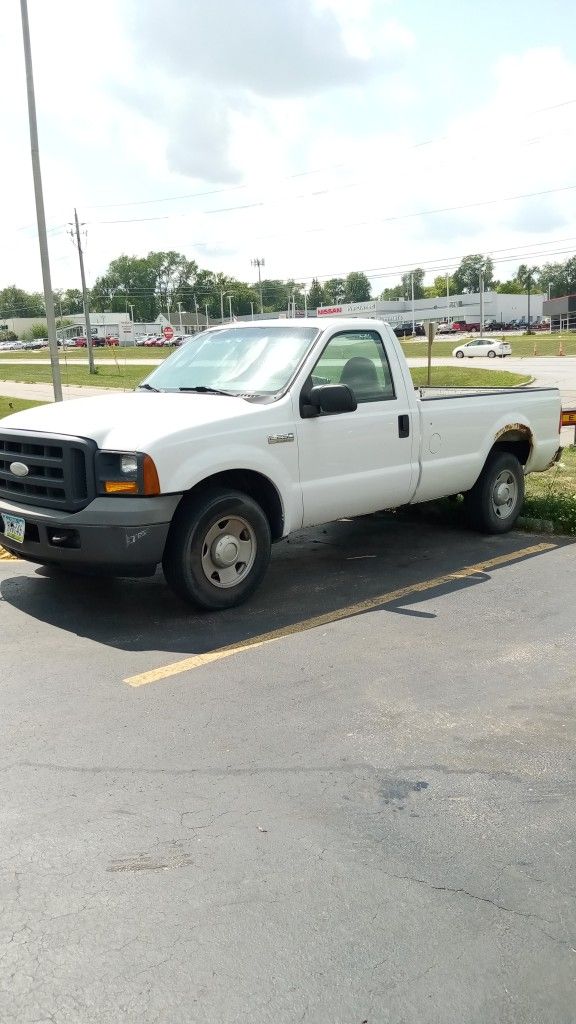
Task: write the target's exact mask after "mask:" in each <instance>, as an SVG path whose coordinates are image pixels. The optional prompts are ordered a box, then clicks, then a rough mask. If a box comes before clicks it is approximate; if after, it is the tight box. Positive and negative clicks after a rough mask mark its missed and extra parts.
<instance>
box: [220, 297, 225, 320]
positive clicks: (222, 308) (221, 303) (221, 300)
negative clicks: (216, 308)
mask: <svg viewBox="0 0 576 1024" xmlns="http://www.w3.org/2000/svg"><path fill="white" fill-rule="evenodd" d="M220 323H221V324H223V323H224V289H223V288H221V289H220Z"/></svg>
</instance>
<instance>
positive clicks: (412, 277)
mask: <svg viewBox="0 0 576 1024" xmlns="http://www.w3.org/2000/svg"><path fill="white" fill-rule="evenodd" d="M410 287H411V289H412V337H413V338H415V337H416V320H415V316H414V271H413V270H411V271H410Z"/></svg>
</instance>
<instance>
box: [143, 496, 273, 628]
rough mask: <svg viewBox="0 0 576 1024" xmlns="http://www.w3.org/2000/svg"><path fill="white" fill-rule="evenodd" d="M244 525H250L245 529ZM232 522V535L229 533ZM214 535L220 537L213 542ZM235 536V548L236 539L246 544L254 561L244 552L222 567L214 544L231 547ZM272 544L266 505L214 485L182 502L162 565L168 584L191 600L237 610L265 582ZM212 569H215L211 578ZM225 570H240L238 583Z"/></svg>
mask: <svg viewBox="0 0 576 1024" xmlns="http://www.w3.org/2000/svg"><path fill="white" fill-rule="evenodd" d="M242 523H243V524H245V528H244V529H241V528H239V527H241V525H242ZM221 524H222V525H221ZM227 525H228V528H229V529H230V531H232V532H231V533H226V529H227ZM234 531H236V532H239V536H238V537H235V536H232V534H233V533H234ZM211 533H213V534H214V540H213V541H212V542H211V543H209V544H207V543H206V541H207V539H208V538H209V537H210V534H211ZM230 538H232V542H233V543H232V551H233V544H234V543H236V544H238V543H240V544H243V545H244V546H245V547H246V549H247V550H248V549H249V559H248V561H245V560H244V555H240V554H238V555H237V557H238V561H237V562H236V563H234V562H233V563H231V564H228V563H227V564H226V565H223V566H222V568H219V567H218V566H217V564H216V563H215V561H214V555H213V552H214V545H216V544H217V543H222V544H223V545H224V547H226V545H227V542H229V541H230ZM228 547H230V544H229V543H228ZM270 547H271V538H270V524H269V522H268V519H267V518H266V516H265V514H264V512H263V511H262V509H261V507H260V505H258V504H257V502H255V501H254V500H253V499H252V498H250V497H249V496H248V495H247V494H243V493H242V492H241V491H233V490H227V489H224V488H220V487H218V488H216V487H214V488H210V489H209V490H205V491H203V492H202V493H199V494H196V495H191V496H190V497H188V498H184V499H183V501H182V502H181V504H180V505H179V507H178V510H177V512H176V515H175V517H174V520H173V522H172V526H171V527H170V532H169V534H168V540H167V542H166V548H165V550H164V557H163V559H162V568H163V570H164V576H165V578H166V582H167V583H168V585H169V586H170V587H171V589H172V590H173V591H174V592H175V593H176V594H178V596H179V597H181V598H182V599H183V600H184V601H186V602H188V603H189V604H193V605H195V606H196V607H197V608H210V609H214V610H220V609H223V608H233V607H234V606H235V605H238V604H241V603H242V602H243V601H245V600H246V599H247V598H248V597H249V596H250V595H251V594H252V593H253V592H254V591H255V590H256V588H257V587H258V586H259V584H260V583H261V582H262V579H263V577H264V575H265V573H266V569H267V568H268V563H269V561H270ZM223 550H224V549H223ZM226 557H228V554H227V553H226ZM246 557H248V555H246ZM211 567H213V568H214V572H213V573H212V575H211V576H210V574H209V570H210V568H211ZM225 573H227V574H229V575H232V574H233V573H236V574H237V579H238V582H237V583H234V582H232V583H230V582H224V574H225Z"/></svg>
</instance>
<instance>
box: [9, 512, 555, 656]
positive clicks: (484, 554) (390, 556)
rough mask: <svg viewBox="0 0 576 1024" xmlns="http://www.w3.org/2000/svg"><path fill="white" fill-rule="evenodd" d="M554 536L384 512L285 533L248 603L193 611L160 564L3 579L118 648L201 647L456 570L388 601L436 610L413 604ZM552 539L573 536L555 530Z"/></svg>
mask: <svg viewBox="0 0 576 1024" xmlns="http://www.w3.org/2000/svg"><path fill="white" fill-rule="evenodd" d="M548 539H549V538H542V537H534V536H531V535H528V534H520V533H511V534H507V535H505V536H503V537H482V536H479V535H477V534H473V533H470V532H467V531H465V530H462V529H460V528H457V527H453V526H452V527H451V526H447V525H445V524H442V523H434V522H431V521H430V520H429V519H428V518H426V519H424V520H422V519H421V518H417V519H416V520H415V521H407V520H405V519H403V518H401V517H398V516H395V515H393V514H388V513H379V514H377V515H373V516H366V517H363V518H360V519H355V520H342V521H340V522H337V523H332V524H329V525H328V526H325V527H321V528H316V529H312V530H306V531H302V532H300V533H297V534H293V535H292V536H291V537H290V538H289V539H288V540H286V541H282V542H281V543H280V544H278V545H276V546H275V548H274V551H273V558H272V563H271V566H270V570H269V572H268V575H267V577H266V579H265V581H264V584H263V586H262V587H261V588H260V590H259V591H258V592H257V593H256V594H255V595H254V597H253V598H252V599H251V600H250V601H249V602H248V603H247V604H245V605H243V606H241V607H239V608H233V609H230V610H228V611H225V612H211V613H202V612H195V611H194V610H193V609H190V608H189V607H187V606H186V605H185V604H183V603H182V602H181V601H180V600H179V599H178V598H177V597H175V596H174V595H173V594H172V592H171V591H170V590H169V589H168V587H167V586H166V584H165V582H164V577H163V575H162V573H161V572H160V571H159V572H157V574H156V575H155V576H154V577H152V578H149V579H143V580H127V579H120V580H118V579H117V580H107V579H102V578H98V577H81V576H74V575H71V574H70V575H69V574H64V573H60V572H58V571H55V570H51V569H48V568H44V567H33V566H31V565H30V566H28V567H27V572H26V574H22V573H20V572H18V571H17V570H18V569H19V568H20V566H21V565H22V564H23V563H11V564H12V566H13V571H12V572H11V573H9V575H7V577H6V578H5V579H4V580H3V582H2V584H1V585H0V594H1V597H2V599H3V600H4V601H5V602H6V603H7V604H9V605H11V606H12V607H13V608H15V609H17V610H19V611H20V612H22V613H23V614H25V615H28V616H31V617H32V618H34V619H36V620H38V621H39V622H44V623H46V624H48V625H51V626H54V627H57V628H58V629H62V630H65V631H67V632H70V633H74V634H77V635H79V636H82V637H86V638H88V639H91V640H94V641H96V642H97V643H100V644H104V645H106V646H108V647H112V648H117V649H118V650H124V651H162V652H164V651H167V652H171V653H173V654H204V653H206V652H208V651H212V650H214V649H217V648H220V647H224V646H226V645H229V644H239V643H240V644H241V643H243V642H246V641H250V640H251V639H253V638H254V637H257V636H259V635H260V634H262V633H268V632H270V631H271V630H276V629H284V628H286V627H291V626H295V625H296V624H297V623H301V622H302V621H303V620H306V619H309V618H313V617H316V616H319V615H324V614H327V613H328V614H330V613H333V612H335V611H337V610H340V609H347V608H348V606H350V605H354V604H356V603H358V602H363V601H374V600H375V599H377V598H378V597H380V596H381V595H392V592H394V591H397V590H402V589H403V588H410V587H412V586H414V585H417V584H421V583H424V582H426V581H430V580H434V579H436V578H437V577H442V576H450V574H454V576H453V577H452V578H450V579H449V580H447V581H442V582H440V583H439V584H438V586H435V587H427V589H426V590H424V591H423V592H421V593H418V592H412V593H410V594H407V595H398V596H397V597H393V596H390V597H389V598H387V599H385V600H384V602H383V605H384V606H385V608H386V611H387V612H389V613H391V614H394V615H398V614H401V615H409V616H413V617H416V618H434V617H436V612H435V611H434V606H433V603H432V604H431V606H430V607H429V608H428V609H427V610H421V609H418V608H417V607H415V606H417V605H418V604H419V603H421V602H424V601H430V599H431V598H433V597H434V596H435V595H436V596H437V595H440V594H446V593H454V592H456V591H462V592H465V591H467V590H468V589H470V588H471V587H476V586H478V585H480V584H481V583H483V582H485V581H486V580H487V579H489V578H490V574H491V573H492V572H497V571H498V567H495V568H494V569H490V571H489V574H488V573H486V572H483V571H481V570H479V571H478V572H474V573H473V574H470V575H466V576H459V575H458V574H459V572H460V571H461V570H462V569H463V568H465V567H469V566H474V565H476V564H477V563H481V562H483V561H485V560H488V559H493V558H496V557H498V556H502V555H504V556H506V555H509V554H512V553H514V552H516V551H518V552H521V551H522V550H524V549H527V548H531V547H532V546H534V545H536V544H538V543H539V542H543V541H546V540H548ZM551 543H553V544H555V545H561V544H565V543H569V542H568V541H566V540H562V539H559V538H552V539H551ZM534 554H537V552H536V553H534ZM518 557H520V558H522V557H526V556H522V555H519V556H518ZM528 557H530V556H528ZM532 557H534V555H532ZM504 564H506V563H504ZM14 570H16V571H14ZM376 606H377V607H380V605H376ZM370 610H371V609H366V611H365V612H363V614H367V613H368V611H370ZM342 617H346V615H345V614H344V615H343V616H342Z"/></svg>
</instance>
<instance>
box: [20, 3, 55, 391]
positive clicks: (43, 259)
mask: <svg viewBox="0 0 576 1024" xmlns="http://www.w3.org/2000/svg"><path fill="white" fill-rule="evenodd" d="M20 12H21V16H22V39H23V43H24V63H25V65H26V88H27V92H28V121H29V127H30V151H31V155H32V176H33V179H34V195H35V198H36V220H37V222H38V242H39V245H40V264H41V267H42V283H43V285H44V305H45V309H46V325H47V329H48V345H49V348H50V367H51V371H52V387H53V389H54V401H55V402H61V401H62V381H61V378H60V363H59V362H58V339H57V337H56V318H55V316H54V294H53V292H52V281H51V276H50V256H49V254H48V237H47V234H46V215H45V213H44V194H43V192H42V173H41V170H40V151H39V148H38V127H37V124H36V97H35V95H34V76H33V72H32V49H31V46H30V26H29V24H28V4H27V2H26V0H20Z"/></svg>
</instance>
